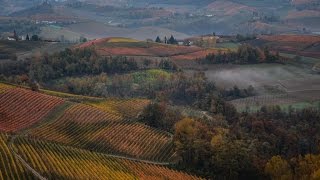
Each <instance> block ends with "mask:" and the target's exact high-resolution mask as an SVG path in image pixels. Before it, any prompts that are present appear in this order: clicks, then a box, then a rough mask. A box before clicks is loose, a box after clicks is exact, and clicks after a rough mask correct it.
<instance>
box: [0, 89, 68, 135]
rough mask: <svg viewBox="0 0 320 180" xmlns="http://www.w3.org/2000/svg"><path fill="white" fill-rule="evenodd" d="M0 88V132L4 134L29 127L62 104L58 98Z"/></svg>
mask: <svg viewBox="0 0 320 180" xmlns="http://www.w3.org/2000/svg"><path fill="white" fill-rule="evenodd" d="M2 87H4V89H2ZM2 87H1V90H4V92H3V93H1V94H0V104H1V105H0V111H1V114H0V130H1V131H4V132H16V131H19V130H21V129H23V128H26V127H28V126H31V125H33V124H35V123H37V122H38V121H40V120H41V119H42V118H44V117H45V116H46V115H47V114H48V113H49V112H50V111H51V110H52V109H54V108H55V107H56V106H58V105H60V104H62V103H63V100H62V99H60V98H56V97H51V96H47V95H43V94H39V93H35V92H32V91H29V90H25V89H21V88H13V89H9V90H8V89H7V88H6V86H2ZM30 112H32V113H30Z"/></svg>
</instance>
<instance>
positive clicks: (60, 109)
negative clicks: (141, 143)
mask: <svg viewBox="0 0 320 180" xmlns="http://www.w3.org/2000/svg"><path fill="white" fill-rule="evenodd" d="M72 104H74V103H70V102H64V103H63V104H61V105H58V106H57V107H55V108H54V109H53V110H52V111H51V112H50V113H49V114H47V115H46V116H45V117H44V118H43V119H42V120H41V121H39V122H37V123H35V124H33V125H32V126H30V127H26V128H25V129H22V130H21V131H19V132H17V133H16V134H15V135H12V136H11V137H10V139H9V140H8V147H9V149H10V151H11V153H12V154H13V155H14V156H15V157H16V158H17V160H19V161H20V162H21V163H22V165H23V166H25V168H26V169H27V170H29V171H30V172H31V173H32V174H33V175H34V176H35V177H37V178H38V179H41V180H46V179H47V178H46V177H44V176H43V175H41V173H39V172H38V171H37V170H36V169H34V168H33V167H32V166H31V165H30V164H28V162H26V160H24V159H23V158H22V156H21V155H20V154H19V153H18V152H16V151H15V148H14V144H15V140H16V139H17V138H26V136H27V134H28V133H29V132H30V131H31V130H33V129H34V128H37V127H41V126H43V125H45V124H47V123H50V122H52V121H55V120H57V119H59V118H61V117H62V116H63V115H64V112H65V111H66V110H67V109H70V108H71V107H72ZM163 133H165V134H167V135H168V136H169V137H170V142H172V141H173V135H172V134H170V133H168V132H163ZM71 147H72V146H71ZM102 154H104V155H105V156H108V157H111V158H118V159H123V160H128V161H134V162H140V163H146V164H151V165H160V166H167V165H170V164H171V163H170V162H157V161H151V160H143V159H139V158H132V157H126V156H121V155H114V154H106V153H102Z"/></svg>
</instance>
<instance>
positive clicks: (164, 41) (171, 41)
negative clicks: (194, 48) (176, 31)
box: [155, 35, 178, 44]
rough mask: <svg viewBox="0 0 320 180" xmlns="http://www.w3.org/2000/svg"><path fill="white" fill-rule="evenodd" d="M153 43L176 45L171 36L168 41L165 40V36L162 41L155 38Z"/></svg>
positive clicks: (176, 42)
mask: <svg viewBox="0 0 320 180" xmlns="http://www.w3.org/2000/svg"><path fill="white" fill-rule="evenodd" d="M155 42H157V43H164V44H178V41H177V40H176V39H175V38H174V37H173V35H171V36H170V38H169V39H168V38H167V36H165V37H164V39H163V40H161V39H160V37H159V36H157V38H156V40H155Z"/></svg>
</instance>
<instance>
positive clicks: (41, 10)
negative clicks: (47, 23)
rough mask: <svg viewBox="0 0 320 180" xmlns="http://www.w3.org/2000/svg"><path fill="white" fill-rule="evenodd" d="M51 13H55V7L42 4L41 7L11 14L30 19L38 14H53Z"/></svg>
mask: <svg viewBox="0 0 320 180" xmlns="http://www.w3.org/2000/svg"><path fill="white" fill-rule="evenodd" d="M51 13H54V9H53V6H52V5H51V4H49V3H42V4H40V5H37V6H34V7H31V8H28V9H25V10H22V11H18V12H14V13H12V14H11V16H24V17H28V16H32V15H36V14H51Z"/></svg>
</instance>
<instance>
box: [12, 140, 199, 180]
mask: <svg viewBox="0 0 320 180" xmlns="http://www.w3.org/2000/svg"><path fill="white" fill-rule="evenodd" d="M15 141H16V143H15V145H14V148H15V149H16V150H17V152H18V153H19V154H21V156H22V157H23V158H24V159H25V160H26V161H27V162H28V164H30V165H32V166H33V167H34V168H35V170H36V171H37V172H39V173H40V174H41V175H42V176H44V177H48V178H49V179H78V178H79V177H81V178H83V179H146V180H147V179H186V180H187V179H198V178H196V177H194V176H190V175H187V174H183V173H180V172H177V171H173V170H170V169H168V168H166V167H164V166H160V165H152V164H147V163H140V162H135V161H130V160H125V159H119V158H115V157H112V156H108V155H104V154H100V153H94V152H90V151H87V150H82V149H77V148H73V147H70V146H61V145H57V144H52V143H48V142H45V141H35V140H25V139H22V138H19V139H17V140H15Z"/></svg>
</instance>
